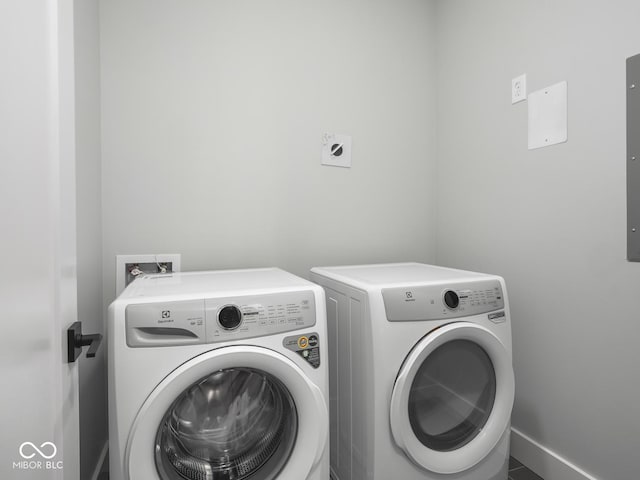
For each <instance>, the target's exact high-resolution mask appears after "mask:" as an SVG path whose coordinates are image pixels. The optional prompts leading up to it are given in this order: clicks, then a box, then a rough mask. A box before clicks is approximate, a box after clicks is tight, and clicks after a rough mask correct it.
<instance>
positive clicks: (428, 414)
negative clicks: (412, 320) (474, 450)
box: [408, 340, 496, 452]
mask: <svg viewBox="0 0 640 480" xmlns="http://www.w3.org/2000/svg"><path fill="white" fill-rule="evenodd" d="M495 397H496V375H495V372H494V367H493V364H492V362H491V359H490V358H489V355H487V353H486V352H485V351H484V350H483V349H482V347H480V346H479V345H478V344H477V343H474V342H472V341H469V340H452V341H449V342H446V343H444V344H442V345H440V346H439V347H438V348H436V349H435V350H434V351H433V352H432V353H431V354H430V355H429V356H428V357H427V358H426V359H425V360H424V362H423V363H422V365H421V366H420V368H419V369H418V371H417V373H416V376H415V378H414V380H413V383H412V385H411V390H410V394H409V402H408V403H409V404H408V408H409V422H410V424H411V428H412V429H413V433H414V434H415V436H416V437H417V439H418V440H419V441H420V442H421V443H422V444H423V445H424V446H426V447H427V448H429V449H431V450H435V451H439V452H449V451H451V450H456V449H458V448H460V447H462V446H464V445H466V444H467V443H469V442H470V441H471V440H473V438H474V437H475V436H476V435H478V433H480V431H481V430H482V428H483V427H484V425H485V424H486V422H487V419H488V418H489V416H490V415H491V411H492V409H493V404H494V401H495Z"/></svg>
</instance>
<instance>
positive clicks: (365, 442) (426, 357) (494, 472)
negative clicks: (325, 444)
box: [311, 263, 514, 480]
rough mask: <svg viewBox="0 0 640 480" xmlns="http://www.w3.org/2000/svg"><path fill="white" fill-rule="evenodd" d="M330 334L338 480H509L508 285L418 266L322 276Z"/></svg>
mask: <svg viewBox="0 0 640 480" xmlns="http://www.w3.org/2000/svg"><path fill="white" fill-rule="evenodd" d="M311 272H312V273H311V280H312V281H314V282H316V283H318V284H320V285H322V286H323V287H324V289H325V295H326V300H327V319H328V327H329V339H328V340H329V368H330V372H329V378H330V386H329V392H330V393H329V398H330V400H329V403H330V416H331V424H330V436H331V441H330V445H331V446H330V450H331V473H332V476H333V477H334V479H335V480H389V479H392V478H397V479H402V480H506V479H507V471H508V461H509V433H510V419H511V410H512V406H513V399H514V376H513V368H512V360H511V325H510V316H509V305H508V302H507V297H506V295H507V291H506V288H505V284H504V281H503V279H502V278H500V277H498V276H494V275H484V274H479V273H473V272H465V271H460V270H453V269H448V268H442V267H435V266H430V265H424V264H418V263H403V264H386V265H365V266H344V267H327V268H313V269H312V270H311Z"/></svg>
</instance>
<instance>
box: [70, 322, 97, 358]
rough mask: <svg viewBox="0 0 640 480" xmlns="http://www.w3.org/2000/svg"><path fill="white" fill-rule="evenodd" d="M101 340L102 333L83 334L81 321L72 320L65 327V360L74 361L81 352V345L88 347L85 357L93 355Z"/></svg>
mask: <svg viewBox="0 0 640 480" xmlns="http://www.w3.org/2000/svg"><path fill="white" fill-rule="evenodd" d="M101 342H102V334H100V333H94V334H93V335H83V334H82V322H74V323H73V324H72V325H71V326H70V327H69V328H68V329H67V361H68V362H69V363H73V362H75V361H76V360H77V359H78V357H79V356H80V354H81V353H82V347H86V346H88V347H89V350H87V358H93V357H95V356H96V352H97V351H98V348H99V347H100V343H101Z"/></svg>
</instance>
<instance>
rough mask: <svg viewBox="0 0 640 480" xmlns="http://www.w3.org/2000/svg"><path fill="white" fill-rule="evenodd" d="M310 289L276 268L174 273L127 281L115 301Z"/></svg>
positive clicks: (298, 278)
mask: <svg viewBox="0 0 640 480" xmlns="http://www.w3.org/2000/svg"><path fill="white" fill-rule="evenodd" d="M310 286H313V284H312V283H311V282H309V281H308V280H305V279H304V278H301V277H298V276H296V275H293V274H292V273H289V272H286V271H284V270H281V269H279V268H254V269H246V270H217V271H203V272H175V273H167V274H157V275H144V276H141V277H140V278H137V279H136V280H135V281H133V282H131V283H130V284H129V286H128V287H127V288H125V289H124V291H123V292H122V294H121V295H120V297H119V298H120V299H125V300H130V299H140V298H141V297H143V298H144V297H166V296H172V295H190V296H198V295H200V296H211V295H212V294H215V295H223V296H224V295H229V294H235V295H243V294H255V293H256V292H258V291H278V290H292V289H302V288H304V289H307V290H308V289H309V287H310Z"/></svg>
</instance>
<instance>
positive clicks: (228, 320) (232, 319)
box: [218, 305, 242, 330]
mask: <svg viewBox="0 0 640 480" xmlns="http://www.w3.org/2000/svg"><path fill="white" fill-rule="evenodd" d="M241 322H242V312H241V311H240V309H239V308H238V307H236V306H235V305H227V306H226V307H222V308H221V309H220V311H219V312H218V323H219V324H220V325H221V326H222V328H224V329H225V330H234V329H236V328H238V326H239V325H240V323H241Z"/></svg>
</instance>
